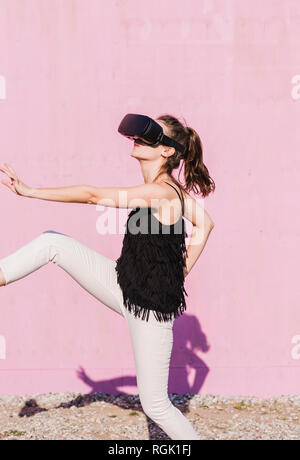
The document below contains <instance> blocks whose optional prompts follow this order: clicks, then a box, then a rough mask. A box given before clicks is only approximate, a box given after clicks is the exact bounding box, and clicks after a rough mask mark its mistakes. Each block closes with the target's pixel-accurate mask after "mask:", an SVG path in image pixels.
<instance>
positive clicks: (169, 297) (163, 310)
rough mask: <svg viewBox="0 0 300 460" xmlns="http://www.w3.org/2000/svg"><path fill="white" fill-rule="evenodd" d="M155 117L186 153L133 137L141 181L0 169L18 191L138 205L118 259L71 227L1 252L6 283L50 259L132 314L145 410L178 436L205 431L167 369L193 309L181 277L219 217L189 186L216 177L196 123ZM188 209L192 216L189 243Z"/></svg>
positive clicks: (0, 278)
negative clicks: (74, 181)
mask: <svg viewBox="0 0 300 460" xmlns="http://www.w3.org/2000/svg"><path fill="white" fill-rule="evenodd" d="M155 121H156V122H157V123H158V124H159V125H160V126H161V127H162V129H163V133H164V135H166V136H168V137H169V138H171V139H173V140H174V141H177V142H178V143H180V144H181V145H184V146H186V147H187V149H186V153H185V155H184V157H182V153H180V152H179V151H178V150H176V148H174V147H169V146H166V145H162V144H159V145H156V146H155V147H153V146H151V145H149V143H148V145H147V142H146V141H145V139H144V140H143V139H142V138H136V139H135V141H134V147H133V150H132V152H131V156H132V157H134V158H136V159H137V160H138V161H139V163H140V166H141V170H142V174H143V177H144V184H141V185H137V186H132V187H121V188H118V187H112V188H110V187H109V188H106V187H105V188H103V187H96V186H95V187H94V186H90V185H78V186H70V187H60V188H31V187H29V186H27V185H26V184H25V183H24V182H22V181H21V179H20V178H19V177H18V176H17V174H16V172H15V171H14V169H13V168H12V167H11V166H9V165H8V164H7V163H4V165H5V167H3V168H0V170H1V171H2V172H3V173H5V174H7V176H8V177H9V178H10V180H11V182H7V181H5V180H2V181H1V182H2V183H3V184H4V185H6V186H7V187H8V188H9V189H10V190H11V191H12V192H14V193H16V194H18V195H21V196H24V197H30V198H38V199H41V200H51V201H63V202H66V203H70V202H72V203H74V202H77V203H87V204H101V205H104V206H109V207H111V206H112V207H116V208H121V207H125V208H134V209H132V211H131V212H130V214H129V216H128V220H127V223H126V232H125V235H124V239H123V247H122V252H121V255H120V257H119V258H118V259H117V260H116V261H115V260H113V259H110V258H107V257H105V256H104V255H103V254H101V253H98V252H97V251H95V250H93V249H91V248H89V247H87V246H85V245H84V244H82V243H80V242H79V241H77V240H76V239H74V238H72V237H71V236H69V235H66V234H63V233H60V232H56V231H54V230H47V231H44V232H43V233H41V234H40V235H38V236H37V237H36V238H35V239H33V240H31V241H30V242H28V243H27V244H26V245H24V246H22V247H21V248H19V249H18V250H16V251H15V252H14V253H12V254H9V255H8V256H6V257H3V258H2V259H0V285H1V286H4V285H7V284H9V283H12V282H14V281H16V280H19V279H20V278H23V277H24V276H27V275H29V274H30V273H32V272H33V271H35V270H37V269H39V268H40V267H42V266H44V265H45V264H47V263H48V262H49V261H51V262H53V263H55V264H56V265H58V266H59V267H61V268H62V269H63V270H65V271H66V272H67V273H69V274H70V276H71V277H72V278H73V279H74V280H75V281H77V282H78V283H79V284H80V285H81V286H82V287H83V288H84V289H85V290H86V291H87V292H89V293H90V294H92V295H93V296H94V297H95V298H96V299H98V300H100V302H101V303H103V304H104V305H106V306H108V307H109V308H111V309H112V310H114V311H115V312H116V313H118V314H120V315H122V316H123V317H124V318H125V320H126V323H127V325H128V328H129V332H130V337H131V344H132V349H133V354H134V361H135V366H136V374H137V385H138V392H139V397H140V401H141V405H142V408H143V410H144V412H145V413H146V414H147V415H148V417H150V418H151V419H152V420H153V421H154V422H156V423H157V424H158V425H159V426H160V428H161V429H162V430H164V431H165V433H166V434H167V435H168V436H169V437H170V438H171V439H176V440H192V439H200V437H199V435H198V434H197V432H196V431H195V430H194V428H193V425H192V424H191V422H190V421H189V420H188V419H187V418H186V417H185V416H184V415H183V414H182V412H181V411H180V410H178V409H177V408H176V407H175V406H174V405H173V404H172V403H171V401H170V399H169V397H168V376H169V363H170V357H171V351H172V346H173V324H174V320H175V319H176V318H177V317H178V316H179V315H180V314H182V313H183V311H184V310H185V309H186V304H185V297H184V294H187V293H186V291H185V289H184V280H185V277H186V276H187V274H188V273H189V272H190V271H191V269H192V267H193V265H194V264H195V263H196V261H197V259H198V258H199V256H200V254H201V252H202V251H203V248H204V246H205V244H206V241H207V239H208V236H209V234H210V232H211V230H212V228H213V226H214V224H213V222H212V219H211V218H210V217H209V215H208V213H207V212H206V211H205V210H204V209H203V207H202V206H200V204H199V203H198V202H197V201H196V200H195V199H194V198H193V197H191V195H189V193H188V191H190V190H194V191H195V193H199V190H200V192H201V194H202V196H203V197H205V196H207V195H208V194H209V193H210V192H211V191H214V189H215V184H214V182H213V180H212V179H211V178H210V176H209V173H208V170H207V168H206V166H205V165H204V163H203V153H202V145H201V141H200V138H199V136H198V134H197V133H196V131H195V130H193V129H192V128H190V127H187V126H184V125H183V124H182V123H181V122H180V121H179V120H178V119H177V118H175V117H173V116H171V115H162V116H160V117H159V118H157V119H155ZM181 159H183V160H184V165H185V168H184V176H185V187H182V186H181V184H180V183H179V182H178V181H177V180H176V179H175V178H174V177H173V175H172V172H173V170H175V169H177V168H178V167H179V164H180V162H181ZM120 192H122V194H121V193H120ZM124 192H126V195H127V200H126V201H125V200H124ZM171 202H172V206H170V203H171ZM170 211H171V212H170ZM183 217H185V218H187V219H188V220H189V221H191V222H192V224H193V231H192V234H191V239H190V244H189V247H188V249H186V246H185V237H186V236H187V234H186V231H185V222H184V219H183ZM149 224H151V225H150V226H149ZM150 227H151V228H150Z"/></svg>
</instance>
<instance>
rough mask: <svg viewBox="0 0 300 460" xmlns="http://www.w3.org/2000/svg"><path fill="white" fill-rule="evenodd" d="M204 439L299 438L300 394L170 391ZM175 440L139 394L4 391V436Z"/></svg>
mask: <svg viewBox="0 0 300 460" xmlns="http://www.w3.org/2000/svg"><path fill="white" fill-rule="evenodd" d="M169 397H170V400H171V401H172V403H173V404H174V405H175V406H176V407H177V408H178V409H179V410H181V411H182V412H183V414H184V415H185V416H186V417H187V418H188V419H189V420H190V421H191V423H192V424H193V426H194V428H195V430H196V431H197V432H198V433H199V435H200V438H201V439H203V440H248V439H250V440H299V439H300V395H289V396H278V397H273V398H268V399H261V398H257V397H242V396H218V395H211V394H206V395H200V394H196V395H193V394H175V393H171V394H170V395H169ZM149 439H150V440H169V439H170V438H169V437H168V436H167V435H166V434H165V433H164V432H163V431H162V430H161V429H160V428H159V427H158V426H157V425H156V424H155V423H154V422H153V421H152V420H151V419H149V418H148V417H147V416H146V415H145V413H144V412H143V410H142V407H141V404H140V399H139V396H138V395H128V394H122V393H120V394H116V395H111V394H107V393H92V394H81V393H71V392H69V393H48V394H31V395H22V396H10V395H0V440H149Z"/></svg>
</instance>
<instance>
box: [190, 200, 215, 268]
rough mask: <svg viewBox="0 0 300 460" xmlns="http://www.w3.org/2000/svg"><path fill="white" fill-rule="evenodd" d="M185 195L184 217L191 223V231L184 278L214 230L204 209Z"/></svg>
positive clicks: (212, 223)
mask: <svg viewBox="0 0 300 460" xmlns="http://www.w3.org/2000/svg"><path fill="white" fill-rule="evenodd" d="M186 195H187V197H186V198H185V206H184V209H185V212H184V217H186V218H187V219H188V220H189V221H190V222H192V224H193V230H192V234H191V238H190V241H189V246H188V248H187V252H186V258H185V262H186V268H185V270H184V272H185V277H186V276H187V275H188V274H189V272H190V271H191V269H192V267H193V266H194V265H195V263H196V262H197V260H198V259H199V257H200V255H201V253H202V251H203V249H204V247H205V245H206V242H207V240H208V237H209V235H210V232H211V231H212V229H213V228H214V222H213V221H212V219H211V218H210V216H209V215H208V213H207V212H206V210H205V209H204V207H203V206H201V205H200V204H199V202H198V201H197V200H195V198H193V197H191V195H189V194H186Z"/></svg>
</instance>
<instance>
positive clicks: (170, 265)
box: [116, 212, 188, 322]
mask: <svg viewBox="0 0 300 460" xmlns="http://www.w3.org/2000/svg"><path fill="white" fill-rule="evenodd" d="M132 214H133V212H131V213H130V215H129V217H130V216H131V215H132ZM182 224H183V225H182V233H177V234H172V233H169V234H151V233H150V234H143V233H138V234H135V235H133V234H131V233H130V232H129V231H128V226H127V232H126V233H125V236H124V239H123V247H122V252H121V255H120V257H119V258H118V259H117V261H116V262H117V264H116V272H117V278H118V284H119V285H120V287H121V289H122V292H123V301H124V306H125V308H126V309H127V310H128V311H129V312H133V314H134V316H135V317H138V318H141V319H142V320H146V321H148V320H149V316H150V311H151V310H152V311H153V314H154V316H155V318H156V319H157V321H159V322H165V321H170V320H171V319H173V318H177V317H178V316H180V314H183V312H184V311H185V310H186V302H185V295H186V296H188V294H187V292H186V290H185V287H184V270H183V269H184V267H186V252H187V248H186V244H185V238H186V237H187V232H186V227H185V221H184V220H183V219H182ZM126 225H128V223H127V224H126ZM170 308H173V309H172V311H170Z"/></svg>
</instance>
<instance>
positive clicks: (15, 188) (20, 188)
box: [0, 163, 31, 196]
mask: <svg viewBox="0 0 300 460" xmlns="http://www.w3.org/2000/svg"><path fill="white" fill-rule="evenodd" d="M4 165H5V166H6V168H0V171H2V172H4V173H5V174H7V175H8V177H9V178H10V180H11V182H10V183H9V182H7V181H6V180H1V182H2V184H4V185H6V186H7V187H8V188H9V189H10V190H11V191H12V192H14V193H16V194H17V195H22V196H30V192H31V188H30V187H28V185H26V184H25V183H24V182H22V181H21V179H19V177H18V176H17V173H16V172H15V171H14V169H13V168H12V167H11V166H9V165H8V164H7V163H4Z"/></svg>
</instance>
